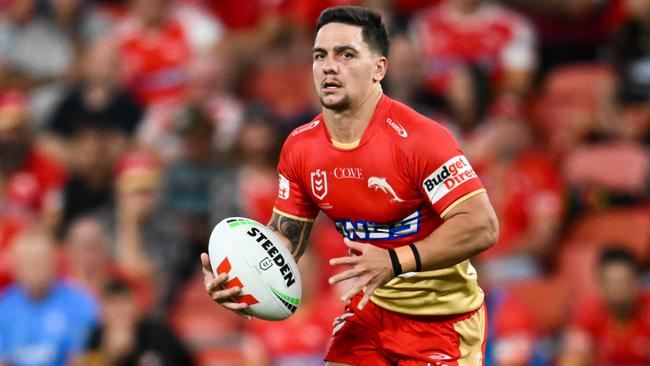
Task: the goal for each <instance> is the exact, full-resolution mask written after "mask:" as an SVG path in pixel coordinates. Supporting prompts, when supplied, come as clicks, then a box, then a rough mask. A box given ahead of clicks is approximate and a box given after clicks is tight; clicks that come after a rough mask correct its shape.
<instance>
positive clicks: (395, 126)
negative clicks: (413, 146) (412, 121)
mask: <svg viewBox="0 0 650 366" xmlns="http://www.w3.org/2000/svg"><path fill="white" fill-rule="evenodd" d="M386 123H388V124H389V125H390V126H391V127H392V128H393V129H394V130H395V132H397V134H398V135H400V136H402V137H404V138H407V137H408V136H409V134H408V132H406V129H405V128H404V127H402V125H400V124H399V123H397V122H396V121H393V120H392V119H390V118H388V119H386Z"/></svg>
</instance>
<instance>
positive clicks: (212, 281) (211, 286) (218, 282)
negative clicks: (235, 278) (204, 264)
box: [203, 273, 228, 292]
mask: <svg viewBox="0 0 650 366" xmlns="http://www.w3.org/2000/svg"><path fill="white" fill-rule="evenodd" d="M226 279H228V275H227V274H225V273H223V274H220V275H218V276H217V277H214V275H204V276H203V283H204V284H205V289H206V291H208V292H212V291H215V290H217V289H218V288H219V287H221V286H222V285H223V284H224V283H225V282H226Z"/></svg>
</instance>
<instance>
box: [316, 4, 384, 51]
mask: <svg viewBox="0 0 650 366" xmlns="http://www.w3.org/2000/svg"><path fill="white" fill-rule="evenodd" d="M329 23H343V24H348V25H356V26H358V27H361V34H362V35H363V41H364V42H366V43H367V44H368V46H370V48H371V49H372V50H373V51H375V52H377V53H379V54H380V55H382V56H384V57H388V50H389V47H390V46H389V43H388V32H387V31H386V26H385V25H384V23H382V21H381V15H379V13H377V12H376V11H374V10H370V9H366V8H362V7H360V6H337V7H334V8H328V9H325V10H323V12H322V13H320V16H319V17H318V23H317V24H316V33H318V31H319V30H320V29H321V28H322V27H323V26H324V25H326V24H329Z"/></svg>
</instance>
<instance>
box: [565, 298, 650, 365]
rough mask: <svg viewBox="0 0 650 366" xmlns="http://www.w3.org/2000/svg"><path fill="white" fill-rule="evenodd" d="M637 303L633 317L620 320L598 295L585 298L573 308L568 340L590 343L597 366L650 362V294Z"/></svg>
mask: <svg viewBox="0 0 650 366" xmlns="http://www.w3.org/2000/svg"><path fill="white" fill-rule="evenodd" d="M637 306H638V308H637V310H636V313H635V314H634V318H633V319H630V320H629V321H628V322H626V323H620V322H619V321H617V320H616V319H615V318H614V317H613V316H612V315H611V314H610V313H609V311H608V309H607V306H606V305H605V303H604V302H603V301H602V300H601V299H600V298H591V299H587V300H585V301H584V302H583V303H582V304H581V306H578V307H577V308H576V309H577V314H576V317H575V319H574V321H573V324H572V326H571V328H570V331H569V336H568V342H571V343H573V344H578V345H581V344H584V343H587V344H590V345H591V347H590V348H591V350H592V355H593V357H594V358H593V364H594V365H597V366H607V365H621V366H622V365H628V366H632V365H634V366H636V365H648V364H650V293H644V294H642V295H641V296H640V298H639V300H638V302H637Z"/></svg>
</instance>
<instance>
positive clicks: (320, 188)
mask: <svg viewBox="0 0 650 366" xmlns="http://www.w3.org/2000/svg"><path fill="white" fill-rule="evenodd" d="M311 192H312V193H313V194H314V196H316V198H318V199H319V200H322V199H323V198H325V196H327V172H326V171H323V170H320V169H316V171H315V172H311Z"/></svg>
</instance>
